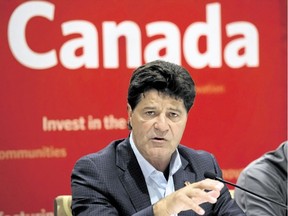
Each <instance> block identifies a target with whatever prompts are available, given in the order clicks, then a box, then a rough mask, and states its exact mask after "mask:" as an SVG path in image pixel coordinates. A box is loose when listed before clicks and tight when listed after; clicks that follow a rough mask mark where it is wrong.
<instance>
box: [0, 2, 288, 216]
mask: <svg viewBox="0 0 288 216" xmlns="http://www.w3.org/2000/svg"><path fill="white" fill-rule="evenodd" d="M286 4H287V2H286V1H285V0H278V1H272V0H261V1H249V0H241V1H234V0H233V1H231V0H223V1H209V0H203V1H196V0H193V1H184V0H183V1H182V0H179V1H173V0H169V1H167V0H165V1H164V0H159V1H152V0H146V1H143V2H139V1H133V0H124V1H116V0H106V1H89V0H82V1H76V0H75V1H69V2H67V1H63V2H62V1H5V0H2V1H0V10H1V11H0V22H1V25H0V37H1V41H0V59H1V60H0V68H1V72H0V74H1V79H0V100H1V108H0V111H1V112H0V119H1V121H0V129H1V137H0V144H1V146H0V173H1V177H0V192H1V196H0V197H1V198H0V215H20V214H24V213H25V214H28V215H29V214H32V213H42V214H43V215H52V214H53V213H52V211H53V199H54V197H56V196H57V195H59V194H70V193H71V192H70V173H71V170H72V168H73V165H74V163H75V161H76V160H77V159H78V158H79V157H81V156H83V155H85V154H87V153H90V152H95V151H98V150H99V149H101V148H103V147H104V146H106V145H107V144H108V143H109V142H110V141H111V140H113V139H118V138H123V137H126V136H127V135H128V130H127V129H126V120H127V114H126V94H127V87H128V82H129V78H130V75H131V73H132V71H133V69H134V68H135V67H137V66H138V65H140V64H143V63H145V62H147V61H150V60H154V59H157V58H163V59H166V60H170V61H173V62H175V63H178V64H182V65H183V66H184V67H186V68H187V69H188V70H189V71H190V72H191V75H192V77H193V78H194V80H195V82H196V85H197V92H198V93H197V97H196V101H195V105H194V107H193V108H192V110H191V111H190V116H189V121H188V123H187V128H186V131H185V134H184V137H183V139H182V143H183V144H185V145H187V146H190V147H192V148H195V149H204V150H207V151H210V152H213V153H214V154H215V156H216V157H217V159H218V161H219V163H220V165H221V167H222V169H223V171H224V177H225V178H226V179H227V180H231V181H234V182H235V180H236V179H237V177H238V175H239V172H240V171H241V169H243V168H244V167H245V166H246V165H247V164H248V163H249V162H250V161H252V160H254V159H255V158H257V157H259V156H260V155H262V154H263V153H264V152H266V151H268V150H272V149H274V148H276V147H277V146H278V145H279V144H280V143H281V142H282V141H284V140H286V139H287V68H286V63H287V56H286V51H287V44H286V36H287V35H286V31H287V23H286V16H287V5H286Z"/></svg>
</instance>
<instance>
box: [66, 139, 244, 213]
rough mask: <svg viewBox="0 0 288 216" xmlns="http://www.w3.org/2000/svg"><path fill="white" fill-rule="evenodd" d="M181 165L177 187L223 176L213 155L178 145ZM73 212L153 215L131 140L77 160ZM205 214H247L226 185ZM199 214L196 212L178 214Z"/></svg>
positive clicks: (111, 144)
mask: <svg viewBox="0 0 288 216" xmlns="http://www.w3.org/2000/svg"><path fill="white" fill-rule="evenodd" d="M178 150H179V153H180V157H181V160H182V167H181V168H180V169H179V170H178V171H177V172H176V173H175V174H174V176H173V179H174V184H175V190H178V189H180V188H182V187H184V182H185V181H189V182H196V181H200V180H203V179H204V172H205V171H211V172H214V173H216V174H217V175H218V176H221V175H222V173H221V170H220V168H219V166H218V164H217V162H216V161H215V159H214V157H213V156H212V155H211V154H209V153H207V152H204V151H195V150H192V149H189V148H187V147H184V146H181V145H179V147H178ZM71 186H72V197H73V200H72V211H73V215H85V216H88V215H94V216H98V215H101V216H102V215H123V216H129V215H139V216H140V215H147V216H148V215H151V216H152V215H153V209H152V205H151V202H150V197H149V193H148V189H147V186H146V183H145V179H144V176H143V174H142V171H141V168H140V166H139V164H138V162H137V159H136V157H135V155H134V153H133V150H132V148H131V146H130V143H129V139H125V140H118V141H114V142H112V143H110V144H109V145H108V146H107V147H106V148H104V149H103V150H101V151H100V152H97V153H94V154H90V155H87V156H84V157H82V158H81V159H80V160H78V161H77V163H76V164H75V167H74V169H73V171H72V176H71ZM202 207H203V208H204V210H205V211H206V214H205V215H225V216H226V215H245V214H244V213H243V212H242V210H240V208H239V207H238V206H237V204H236V203H235V201H234V200H232V199H231V197H230V193H229V191H228V189H227V187H225V188H223V189H222V191H221V195H220V197H219V198H218V201H217V203H216V204H210V203H205V204H203V205H202ZM178 215H179V216H184V215H187V216H188V215H191V216H192V215H196V214H195V213H194V212H193V211H191V210H190V211H185V212H181V213H179V214H178Z"/></svg>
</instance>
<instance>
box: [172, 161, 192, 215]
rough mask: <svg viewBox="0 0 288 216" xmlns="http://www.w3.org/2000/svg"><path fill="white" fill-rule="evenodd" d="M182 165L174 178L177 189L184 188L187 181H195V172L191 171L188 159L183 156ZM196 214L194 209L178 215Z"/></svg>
mask: <svg viewBox="0 0 288 216" xmlns="http://www.w3.org/2000/svg"><path fill="white" fill-rule="evenodd" d="M181 161H182V166H181V167H180V169H179V170H178V171H177V172H176V173H175V174H174V176H173V180H174V185H175V191H176V190H179V189H181V188H183V187H184V186H185V181H188V182H190V183H193V182H195V173H194V172H191V170H189V169H191V167H189V166H188V161H187V160H186V159H184V158H183V157H182V156H181ZM193 215H196V213H195V212H193V211H191V210H190V211H185V212H180V213H179V214H178V216H193Z"/></svg>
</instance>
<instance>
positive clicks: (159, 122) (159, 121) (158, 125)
mask: <svg viewBox="0 0 288 216" xmlns="http://www.w3.org/2000/svg"><path fill="white" fill-rule="evenodd" d="M154 128H155V129H156V130H157V131H160V132H166V131H168V129H169V124H168V119H167V117H166V116H165V115H159V116H158V117H157V118H156V121H155V124H154Z"/></svg>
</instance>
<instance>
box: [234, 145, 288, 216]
mask: <svg viewBox="0 0 288 216" xmlns="http://www.w3.org/2000/svg"><path fill="white" fill-rule="evenodd" d="M287 145H288V142H287V141H286V142H283V143H282V144H281V145H280V146H279V147H278V148H277V149H276V150H274V151H270V152H267V153H266V154H264V155H263V156H262V157H260V158H258V159H257V160H255V161H253V162H251V163H250V164H249V165H248V166H247V167H246V168H245V169H244V170H243V171H242V172H241V174H240V176H239V178H238V180H237V184H239V185H240V186H243V187H245V188H248V189H251V190H253V192H255V193H257V194H259V195H262V196H264V197H267V198H270V199H272V200H274V201H276V202H278V203H282V204H284V205H286V206H287V184H288V182H287V154H288V151H287ZM235 200H236V202H237V203H238V204H239V206H240V207H241V208H242V209H243V211H245V212H246V214H247V215H263V216H265V215H267V216H270V215H277V216H280V215H283V216H284V215H288V210H287V209H285V208H283V207H281V206H278V205H277V204H275V203H273V202H269V201H266V200H263V199H260V198H258V197H256V196H253V195H251V194H249V193H246V192H244V191H241V190H239V189H235Z"/></svg>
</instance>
